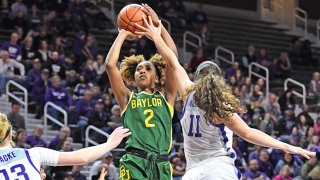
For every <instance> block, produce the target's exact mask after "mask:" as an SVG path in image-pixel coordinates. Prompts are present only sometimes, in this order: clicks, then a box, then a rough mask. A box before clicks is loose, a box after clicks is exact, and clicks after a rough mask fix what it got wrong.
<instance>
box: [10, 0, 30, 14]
mask: <svg viewBox="0 0 320 180" xmlns="http://www.w3.org/2000/svg"><path fill="white" fill-rule="evenodd" d="M19 11H21V12H22V13H23V14H24V15H27V13H28V12H27V7H26V6H25V5H24V4H23V2H22V0H16V2H15V3H13V4H12V5H11V14H12V16H13V17H15V16H17V14H18V12H19Z"/></svg>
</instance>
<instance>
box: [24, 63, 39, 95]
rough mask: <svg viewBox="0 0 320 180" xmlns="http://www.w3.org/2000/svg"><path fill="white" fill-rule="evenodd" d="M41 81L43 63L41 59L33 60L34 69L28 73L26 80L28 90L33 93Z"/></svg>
mask: <svg viewBox="0 0 320 180" xmlns="http://www.w3.org/2000/svg"><path fill="white" fill-rule="evenodd" d="M40 79H41V61H40V59H34V60H33V68H32V69H31V70H30V71H29V72H28V74H27V78H26V84H27V89H28V90H29V91H32V87H33V86H34V84H35V83H36V82H37V81H38V80H40Z"/></svg>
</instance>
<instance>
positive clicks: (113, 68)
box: [105, 30, 131, 110]
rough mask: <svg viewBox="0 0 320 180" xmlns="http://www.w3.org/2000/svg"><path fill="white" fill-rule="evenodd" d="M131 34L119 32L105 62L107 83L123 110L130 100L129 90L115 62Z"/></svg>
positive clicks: (123, 31)
mask: <svg viewBox="0 0 320 180" xmlns="http://www.w3.org/2000/svg"><path fill="white" fill-rule="evenodd" d="M130 34H131V33H130V32H128V31H125V30H120V32H119V34H118V36H117V38H116V39H115V41H114V42H113V44H112V46H111V48H110V50H109V53H108V55H107V57H106V60H105V66H106V71H107V74H108V78H109V81H110V83H111V87H112V90H113V92H114V95H115V98H116V100H117V102H118V104H119V106H120V108H121V110H123V109H124V108H125V106H126V104H127V101H128V99H129V98H130V93H131V92H130V90H129V89H128V88H127V87H126V86H125V84H124V82H123V80H122V77H121V74H120V71H119V69H118V68H117V62H118V59H119V55H120V50H121V47H122V44H123V42H124V41H125V39H126V38H127V37H128V36H129V35H130Z"/></svg>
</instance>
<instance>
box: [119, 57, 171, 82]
mask: <svg viewBox="0 0 320 180" xmlns="http://www.w3.org/2000/svg"><path fill="white" fill-rule="evenodd" d="M143 61H146V60H145V59H144V57H143V55H137V56H136V55H132V56H129V57H125V58H124V60H123V61H122V63H121V67H120V74H121V77H122V79H123V80H124V81H127V82H130V83H131V82H134V73H135V71H136V68H137V66H138V64H139V63H141V62H143ZM149 61H150V62H151V63H152V64H153V66H154V67H155V69H156V75H157V76H158V78H159V84H160V85H161V86H162V85H163V84H164V80H165V78H166V74H165V70H166V63H165V62H164V61H163V60H162V56H161V55H160V54H155V55H154V56H152V57H151V59H150V60H149Z"/></svg>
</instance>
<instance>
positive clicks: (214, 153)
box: [181, 92, 241, 180]
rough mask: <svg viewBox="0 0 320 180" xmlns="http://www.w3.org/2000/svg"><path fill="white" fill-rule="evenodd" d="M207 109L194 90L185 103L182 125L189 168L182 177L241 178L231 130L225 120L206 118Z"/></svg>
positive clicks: (192, 179)
mask: <svg viewBox="0 0 320 180" xmlns="http://www.w3.org/2000/svg"><path fill="white" fill-rule="evenodd" d="M204 114H205V112H204V111H203V110H202V109H200V108H199V107H198V106H197V105H196V102H195V100H194V92H192V93H191V94H190V95H189V96H188V98H187V100H186V102H185V105H184V108H183V112H182V115H181V126H182V130H183V137H184V151H185V156H186V161H187V171H186V174H185V175H184V176H183V180H200V179H201V180H211V179H228V180H231V179H240V177H241V174H240V171H238V169H237V168H236V166H235V164H234V160H235V159H236V153H235V151H234V150H233V149H232V135H233V133H232V131H231V130H230V129H228V128H227V127H225V126H224V124H216V125H212V124H211V123H210V122H209V121H208V122H206V120H205V117H204Z"/></svg>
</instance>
